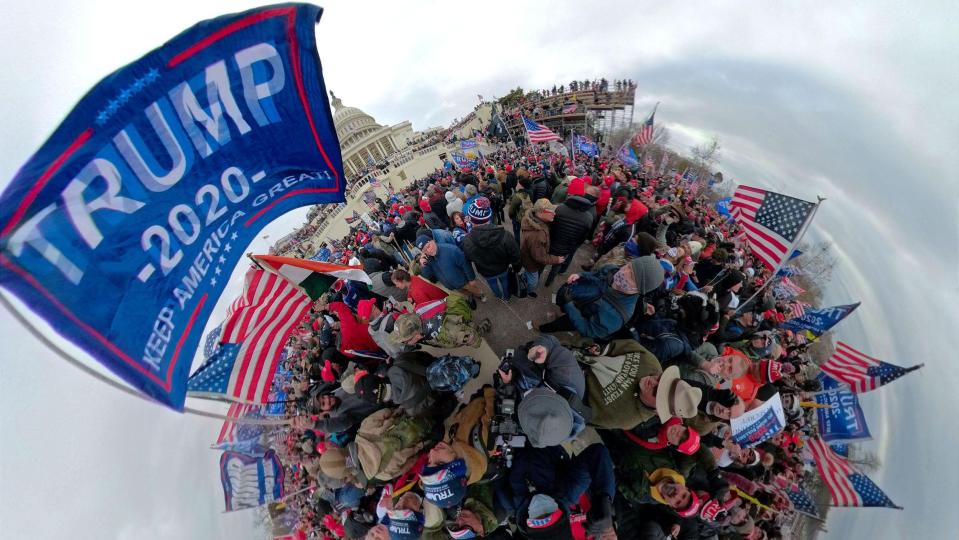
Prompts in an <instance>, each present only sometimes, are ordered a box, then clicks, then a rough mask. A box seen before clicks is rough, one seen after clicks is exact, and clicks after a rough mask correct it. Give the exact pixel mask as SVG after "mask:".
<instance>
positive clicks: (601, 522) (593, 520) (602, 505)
mask: <svg viewBox="0 0 959 540" xmlns="http://www.w3.org/2000/svg"><path fill="white" fill-rule="evenodd" d="M590 503H591V504H592V506H590V509H589V512H587V514H586V534H587V535H589V536H595V537H599V535H600V534H601V533H602V532H603V531H605V530H606V529H609V528H611V527H612V526H613V502H612V501H611V500H610V499H609V497H607V496H606V495H594V496H593V497H592V499H591V500H590Z"/></svg>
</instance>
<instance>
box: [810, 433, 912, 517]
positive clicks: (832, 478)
mask: <svg viewBox="0 0 959 540" xmlns="http://www.w3.org/2000/svg"><path fill="white" fill-rule="evenodd" d="M806 448H808V449H809V453H810V454H811V456H812V459H813V461H815V462H816V468H817V469H819V475H820V476H821V477H822V480H823V483H824V484H826V487H827V488H828V489H829V494H830V496H831V497H832V506H860V507H864V506H882V507H887V508H899V507H898V506H896V505H895V504H894V503H893V502H892V501H891V500H889V497H887V496H886V494H885V493H883V492H882V490H881V489H879V487H877V486H876V484H874V483H873V482H872V480H870V479H869V478H868V477H866V475H864V474H862V473H861V472H859V471H857V470H856V469H854V468H852V466H851V465H850V464H849V462H848V461H846V460H845V459H843V458H842V457H840V456H837V455H836V453H835V452H833V451H832V449H831V448H829V445H828V444H826V443H825V442H824V441H823V440H822V439H820V438H818V437H813V438H811V439H809V440H808V441H807V442H806Z"/></svg>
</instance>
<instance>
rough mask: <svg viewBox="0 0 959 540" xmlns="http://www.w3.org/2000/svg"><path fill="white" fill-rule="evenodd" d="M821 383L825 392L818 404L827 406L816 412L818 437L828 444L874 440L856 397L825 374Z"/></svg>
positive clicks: (820, 375) (821, 377)
mask: <svg viewBox="0 0 959 540" xmlns="http://www.w3.org/2000/svg"><path fill="white" fill-rule="evenodd" d="M819 381H820V383H821V384H822V389H823V391H822V392H821V393H818V394H816V403H818V404H819V405H826V407H823V408H817V409H816V416H817V420H818V422H817V424H818V425H819V437H820V438H821V439H822V440H824V441H826V442H829V443H832V442H842V441H851V440H857V439H870V438H872V435H870V434H869V426H868V425H866V414H865V413H864V412H863V410H862V407H861V406H860V405H859V398H858V397H856V394H854V393H852V392H851V391H849V387H847V386H846V385H844V384H842V383H840V382H839V381H837V380H835V379H833V378H832V377H830V376H828V375H826V374H824V373H820V374H819Z"/></svg>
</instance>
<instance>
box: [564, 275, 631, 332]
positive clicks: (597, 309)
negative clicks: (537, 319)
mask: <svg viewBox="0 0 959 540" xmlns="http://www.w3.org/2000/svg"><path fill="white" fill-rule="evenodd" d="M618 270H619V269H618V268H615V267H606V268H603V269H602V270H600V271H598V272H596V273H589V272H587V273H583V274H580V275H579V279H577V280H576V282H574V283H573V284H572V285H564V286H563V287H561V288H560V290H559V291H558V292H557V295H556V298H557V302H562V305H561V307H562V308H563V311H564V312H565V313H566V315H567V316H568V317H569V319H570V321H571V322H572V323H573V325H574V326H575V327H576V331H577V332H579V333H580V335H582V336H583V337H591V338H605V337H608V336H609V335H611V334H613V333H614V332H616V331H617V330H619V329H620V328H622V327H623V325H625V324H626V322H627V321H629V319H630V317H631V316H632V314H633V310H634V309H635V308H636V302H637V301H638V300H639V295H638V294H623V293H621V292H619V291H616V290H614V289H613V288H612V287H611V286H610V284H611V283H612V280H613V274H615V273H616V272H617V271H618Z"/></svg>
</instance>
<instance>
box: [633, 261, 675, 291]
mask: <svg viewBox="0 0 959 540" xmlns="http://www.w3.org/2000/svg"><path fill="white" fill-rule="evenodd" d="M629 264H630V265H632V267H633V278H634V279H635V280H636V289H638V290H639V294H647V293H649V292H652V291H655V290H656V288H657V287H659V286H660V285H662V284H663V280H664V279H666V270H664V269H663V266H662V265H661V264H659V260H658V259H657V258H656V256H655V255H646V256H643V257H636V258H635V259H633V260H632V261H630V263H629Z"/></svg>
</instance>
